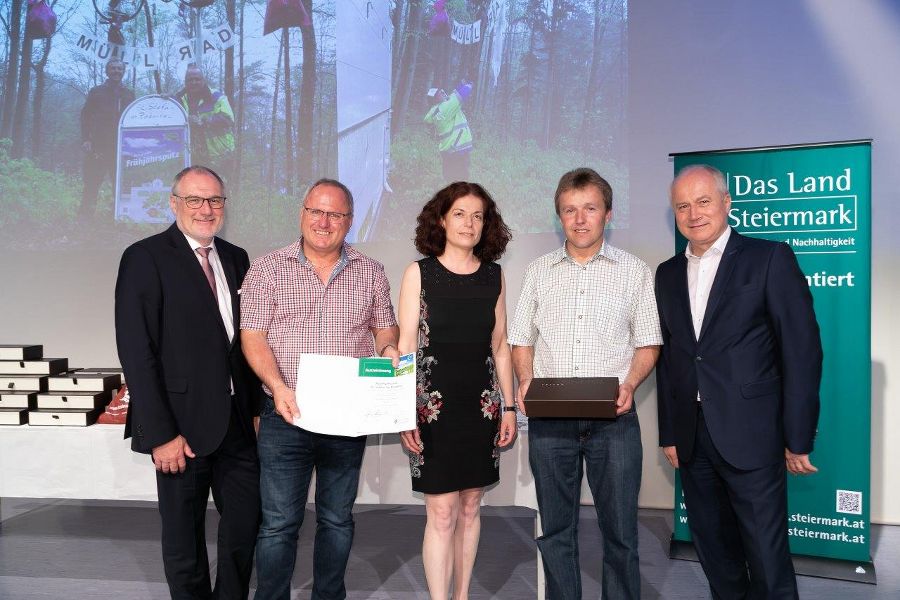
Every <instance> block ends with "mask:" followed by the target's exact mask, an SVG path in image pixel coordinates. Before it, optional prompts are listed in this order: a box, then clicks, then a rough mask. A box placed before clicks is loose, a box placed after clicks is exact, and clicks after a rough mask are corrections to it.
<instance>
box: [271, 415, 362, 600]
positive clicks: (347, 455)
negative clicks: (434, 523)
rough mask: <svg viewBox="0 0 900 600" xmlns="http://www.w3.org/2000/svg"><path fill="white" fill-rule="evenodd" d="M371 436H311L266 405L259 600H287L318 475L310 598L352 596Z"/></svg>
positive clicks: (328, 599)
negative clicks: (350, 577)
mask: <svg viewBox="0 0 900 600" xmlns="http://www.w3.org/2000/svg"><path fill="white" fill-rule="evenodd" d="M365 447H366V438H365V436H363V437H341V436H333V435H321V434H318V433H312V432H310V431H306V430H305V429H300V428H299V427H294V426H293V425H288V424H287V423H285V422H284V419H282V418H281V417H280V416H279V415H278V414H277V413H275V412H274V407H273V404H272V399H271V398H269V399H267V400H266V402H265V405H264V406H263V409H262V414H261V418H260V425H259V441H258V448H259V463H260V481H259V488H260V495H261V497H262V525H261V526H260V529H259V539H258V540H257V543H256V575H257V589H256V596H255V598H256V600H270V599H272V600H274V599H278V600H281V599H283V600H288V599H289V598H290V595H291V577H292V576H293V574H294V562H295V561H296V559H297V537H298V535H299V532H300V526H301V525H302V524H303V515H304V511H305V510H306V498H307V496H308V494H309V483H310V479H311V478H312V474H313V469H315V471H316V538H315V545H314V548H313V590H312V599H313V600H341V599H343V598H345V597H346V596H347V590H346V588H345V586H344V573H345V571H346V570H347V560H348V558H349V557H350V545H351V544H352V543H353V514H352V510H353V502H354V501H355V500H356V493H357V488H358V486H359V471H360V467H361V465H362V458H363V451H364V450H365Z"/></svg>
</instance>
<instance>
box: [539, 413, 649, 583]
mask: <svg viewBox="0 0 900 600" xmlns="http://www.w3.org/2000/svg"><path fill="white" fill-rule="evenodd" d="M642 453H643V450H642V447H641V428H640V425H639V424H638V418H637V413H635V412H634V410H632V411H631V412H629V413H626V414H624V415H622V416H620V417H619V418H618V419H616V420H614V421H610V420H603V419H584V420H577V419H529V421H528V460H529V463H530V464H531V472H532V473H533V474H534V484H535V491H536V493H537V501H538V509H539V510H540V513H541V525H542V528H543V535H542V536H541V537H539V538H538V539H537V545H538V548H539V549H540V551H541V557H542V558H543V561H544V574H545V577H546V582H547V598H549V599H550V600H579V599H580V598H581V571H580V569H579V565H578V512H579V504H580V502H579V499H580V496H581V476H582V473H583V471H584V466H585V465H587V478H588V486H589V487H590V489H591V494H592V495H593V497H594V507H595V509H596V511H597V521H598V524H599V525H600V533H601V534H602V536H603V573H602V584H601V585H602V591H603V598H606V599H609V600H620V599H628V598H640V595H641V580H640V572H639V570H638V530H637V499H638V491H639V490H640V488H641V458H642Z"/></svg>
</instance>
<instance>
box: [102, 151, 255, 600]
mask: <svg viewBox="0 0 900 600" xmlns="http://www.w3.org/2000/svg"><path fill="white" fill-rule="evenodd" d="M225 202H226V199H225V188H224V184H223V183H222V180H221V178H220V177H219V175H217V174H216V173H215V172H214V171H212V170H210V169H208V168H206V167H201V166H192V167H188V168H187V169H184V170H183V171H181V172H180V173H179V174H178V175H176V176H175V181H174V184H173V185H172V194H171V196H170V197H169V206H170V207H171V209H172V212H173V213H174V214H175V223H174V224H173V225H172V226H171V227H169V228H168V229H167V230H166V231H164V232H162V233H159V234H157V235H154V236H151V237H149V238H146V239H143V240H141V241H139V242H137V243H135V244H133V245H132V246H130V247H129V248H127V249H126V250H125V253H124V254H123V255H122V262H121V264H120V266H119V278H118V281H117V282H116V314H115V318H116V343H117V346H118V351H119V359H120V361H121V363H122V367H123V368H124V371H125V378H126V379H127V380H128V387H129V390H130V392H131V403H130V408H129V411H128V420H127V422H126V425H125V437H126V438H127V437H131V447H132V449H133V450H134V451H136V452H143V453H148V454H151V455H152V457H153V463H154V465H155V466H156V471H157V473H156V484H157V493H158V496H159V513H160V517H161V520H162V550H163V563H164V567H165V572H166V579H167V581H168V583H169V590H170V592H171V595H172V598H213V597H215V598H246V597H247V595H248V592H249V586H250V573H251V569H252V564H253V550H254V546H255V543H256V535H257V531H258V526H259V510H260V509H259V463H258V458H257V453H256V434H255V431H254V428H253V418H254V416H255V415H258V414H259V404H260V400H261V398H262V393H261V390H260V385H259V380H258V379H257V378H256V376H255V375H254V374H253V372H252V371H251V370H250V368H249V367H248V365H247V363H246V361H245V359H244V356H243V353H242V352H241V337H240V335H237V333H238V332H237V325H238V323H239V322H240V303H239V301H238V293H239V291H240V287H241V282H242V281H243V279H244V274H245V273H246V272H247V268H248V267H249V264H250V261H249V258H248V257H247V253H246V252H245V251H244V250H243V249H241V248H238V247H237V246H234V245H232V244H229V243H228V242H226V241H225V240H223V239H221V238H218V237H216V234H217V233H218V232H219V230H220V229H221V228H222V224H223V222H224V218H225ZM210 489H212V493H213V499H214V500H215V504H216V508H217V509H218V511H219V514H220V515H221V519H220V521H219V535H218V549H217V567H216V572H217V576H216V584H215V588H214V589H213V588H212V587H211V584H210V577H209V561H208V558H207V554H206V540H205V524H204V517H205V515H206V505H207V501H208V498H209V492H210Z"/></svg>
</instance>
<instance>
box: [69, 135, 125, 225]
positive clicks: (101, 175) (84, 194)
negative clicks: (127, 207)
mask: <svg viewBox="0 0 900 600" xmlns="http://www.w3.org/2000/svg"><path fill="white" fill-rule="evenodd" d="M106 178H109V181H110V183H111V184H112V186H113V188H115V186H116V156H115V151H113V152H112V154H110V155H107V154H94V153H93V152H88V153H86V154H85V155H84V170H83V179H82V182H83V184H84V187H83V188H82V190H81V205H80V206H79V207H78V216H79V218H81V219H91V218H93V216H94V210H95V208H96V206H97V194H99V193H100V186H101V185H103V180H104V179H106ZM113 193H115V192H113ZM113 206H115V198H114V199H113Z"/></svg>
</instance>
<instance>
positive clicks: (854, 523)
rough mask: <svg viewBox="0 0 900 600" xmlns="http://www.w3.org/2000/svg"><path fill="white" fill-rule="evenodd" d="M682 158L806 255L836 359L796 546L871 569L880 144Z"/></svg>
mask: <svg viewBox="0 0 900 600" xmlns="http://www.w3.org/2000/svg"><path fill="white" fill-rule="evenodd" d="M673 156H674V162H675V172H676V173H677V172H678V171H679V170H680V169H682V168H683V167H685V166H687V165H692V164H709V165H712V166H714V167H716V168H718V169H720V170H721V171H722V172H723V173H724V174H725V176H726V179H727V181H728V188H729V191H730V192H731V212H730V214H729V220H730V223H731V226H732V227H734V228H735V229H736V230H737V231H739V232H740V233H742V234H745V235H750V236H762V237H765V238H768V239H773V240H780V241H784V242H787V243H788V244H789V245H790V246H791V248H793V249H794V252H795V253H796V254H797V258H798V260H799V262H800V267H801V269H802V270H803V272H804V274H805V275H806V279H807V281H808V282H809V286H810V290H811V291H812V295H813V300H814V303H815V311H816V317H817V319H818V321H819V327H820V329H821V333H822V346H823V348H824V354H825V361H824V365H823V375H822V387H821V413H820V416H819V428H818V433H817V434H816V442H815V450H814V451H813V454H812V456H811V460H812V463H813V464H814V465H815V466H816V467H818V469H819V472H818V473H815V474H813V475H808V476H804V477H794V476H789V481H788V531H789V534H790V545H791V551H792V552H793V553H794V554H795V555H805V556H809V557H823V558H827V559H839V560H843V561H852V562H856V563H859V564H858V565H849V567H850V568H851V573H856V574H865V573H866V571H867V570H869V569H871V562H870V561H871V559H870V553H869V507H870V494H869V467H870V460H869V459H870V450H869V438H870V414H871V410H870V397H871V380H870V369H871V345H870V337H871V303H870V298H871V287H872V286H871V221H870V219H871V142H870V141H868V140H863V141H853V142H833V143H825V144H810V145H798V146H782V147H773V148H752V149H739V150H723V151H713V152H691V153H684V154H676V155H673ZM676 237H677V238H678V239H677V240H676V251H678V252H683V251H684V248H685V245H686V243H687V241H686V240H685V239H684V238H683V237H681V236H680V235H678V234H677V231H676ZM788 343H790V340H788ZM680 483H681V482H680V480H679V479H678V478H677V477H676V488H675V527H674V533H673V540H676V541H684V542H687V541H689V540H690V539H691V538H690V531H689V529H688V523H687V513H686V512H685V509H684V498H683V496H682V493H681V485H680ZM795 562H796V560H795ZM798 572H800V569H798ZM872 575H873V574H872ZM836 576H838V577H840V576H841V575H840V574H838V575H836Z"/></svg>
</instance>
